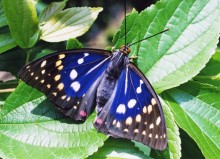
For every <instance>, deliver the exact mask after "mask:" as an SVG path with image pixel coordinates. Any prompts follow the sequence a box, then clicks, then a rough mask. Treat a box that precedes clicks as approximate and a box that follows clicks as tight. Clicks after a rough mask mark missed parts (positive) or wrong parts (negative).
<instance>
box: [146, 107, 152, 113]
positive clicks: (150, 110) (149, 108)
mask: <svg viewBox="0 0 220 159" xmlns="http://www.w3.org/2000/svg"><path fill="white" fill-rule="evenodd" d="M147 111H148V114H150V113H151V112H152V105H148V107H147Z"/></svg>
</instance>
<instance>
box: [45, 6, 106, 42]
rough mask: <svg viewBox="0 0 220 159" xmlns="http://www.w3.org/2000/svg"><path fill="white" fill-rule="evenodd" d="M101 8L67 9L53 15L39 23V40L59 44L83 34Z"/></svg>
mask: <svg viewBox="0 0 220 159" xmlns="http://www.w3.org/2000/svg"><path fill="white" fill-rule="evenodd" d="M101 11H102V8H100V7H97V8H88V7H79V8H69V9H65V10H64V11H61V12H59V13H57V14H55V15H54V16H53V17H51V18H50V19H49V20H48V21H47V22H45V23H43V24H42V23H41V30H42V36H41V39H42V40H44V41H48V42H60V41H65V40H68V39H70V38H75V37H78V36H80V35H82V34H84V33H85V32H86V31H88V29H89V28H90V26H91V25H92V23H93V22H94V20H95V19H96V18H97V16H98V14H99V12H101Z"/></svg>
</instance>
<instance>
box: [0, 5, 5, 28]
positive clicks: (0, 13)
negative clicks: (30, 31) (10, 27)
mask: <svg viewBox="0 0 220 159" xmlns="http://www.w3.org/2000/svg"><path fill="white" fill-rule="evenodd" d="M6 25H7V21H6V17H5V12H4V8H3V4H2V1H0V27H3V26H6Z"/></svg>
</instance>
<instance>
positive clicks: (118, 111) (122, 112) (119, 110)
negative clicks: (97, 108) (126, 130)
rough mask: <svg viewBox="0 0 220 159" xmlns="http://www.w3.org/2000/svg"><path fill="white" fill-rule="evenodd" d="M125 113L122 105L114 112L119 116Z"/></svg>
mask: <svg viewBox="0 0 220 159" xmlns="http://www.w3.org/2000/svg"><path fill="white" fill-rule="evenodd" d="M125 111H126V107H125V105H124V104H119V106H118V108H117V109H116V112H117V113H119V114H124V113H125Z"/></svg>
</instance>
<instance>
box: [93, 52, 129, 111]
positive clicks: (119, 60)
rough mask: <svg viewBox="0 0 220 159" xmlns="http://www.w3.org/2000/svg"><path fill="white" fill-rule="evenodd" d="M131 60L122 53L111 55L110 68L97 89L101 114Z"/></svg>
mask: <svg viewBox="0 0 220 159" xmlns="http://www.w3.org/2000/svg"><path fill="white" fill-rule="evenodd" d="M128 62H129V58H128V56H127V55H125V54H123V53H122V52H120V51H115V52H113V53H112V55H111V59H110V62H109V64H108V67H107V68H106V70H105V72H104V76H103V78H102V80H101V82H100V84H99V86H98V89H97V99H96V103H97V104H96V111H97V112H100V111H101V109H102V108H103V107H104V105H105V104H106V102H107V101H108V100H109V99H110V97H111V95H112V93H113V91H114V88H115V85H116V83H117V81H118V78H119V76H120V74H121V71H122V69H123V68H124V67H125V65H126V64H128Z"/></svg>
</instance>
